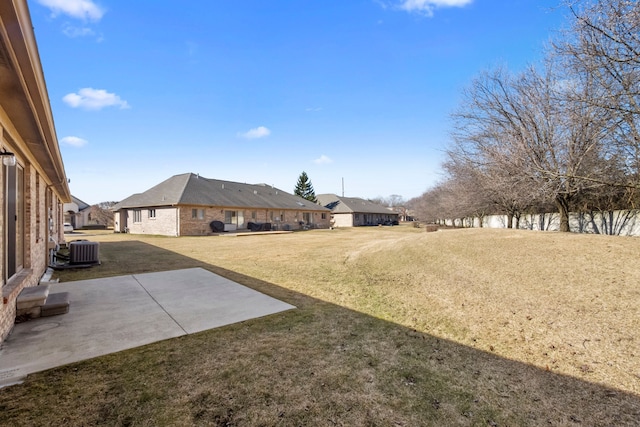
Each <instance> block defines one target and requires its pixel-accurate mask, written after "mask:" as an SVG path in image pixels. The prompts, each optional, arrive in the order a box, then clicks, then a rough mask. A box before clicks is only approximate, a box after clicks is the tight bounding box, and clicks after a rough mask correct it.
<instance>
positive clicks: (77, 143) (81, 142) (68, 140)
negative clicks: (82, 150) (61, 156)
mask: <svg viewBox="0 0 640 427" xmlns="http://www.w3.org/2000/svg"><path fill="white" fill-rule="evenodd" d="M60 142H62V143H63V144H65V145H71V146H72V147H83V146H85V145H87V144H88V143H89V142H88V141H87V140H86V139H82V138H78V137H77V136H65V137H64V138H62V139H61V140H60Z"/></svg>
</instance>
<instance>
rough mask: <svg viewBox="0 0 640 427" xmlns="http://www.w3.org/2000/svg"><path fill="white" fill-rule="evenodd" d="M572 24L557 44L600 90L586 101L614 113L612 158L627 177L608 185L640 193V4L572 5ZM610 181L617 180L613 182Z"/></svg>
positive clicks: (606, 0)
mask: <svg viewBox="0 0 640 427" xmlns="http://www.w3.org/2000/svg"><path fill="white" fill-rule="evenodd" d="M565 4H566V5H567V6H568V7H569V10H570V11H571V13H572V17H573V20H572V25H571V27H570V29H569V31H567V32H565V34H564V38H563V39H561V40H560V41H558V42H556V43H554V46H553V47H554V49H555V52H557V53H559V54H560V55H561V56H563V57H564V58H565V59H567V61H568V65H569V67H571V70H572V72H573V73H575V75H578V76H581V78H582V80H587V79H588V80H590V81H591V82H592V83H593V86H594V87H597V90H596V94H595V96H594V94H586V96H585V97H584V99H583V102H585V103H589V104H590V105H593V106H596V107H598V108H601V109H603V110H605V111H606V112H607V113H608V114H610V122H609V124H608V125H609V126H611V127H612V128H613V129H614V130H615V132H616V134H615V138H612V139H611V141H610V142H611V144H610V149H611V150H610V152H609V156H610V157H611V158H615V159H616V160H617V162H618V167H620V168H621V170H622V171H623V172H624V173H623V174H621V175H620V174H616V175H613V176H611V177H610V178H609V179H605V180H604V181H605V183H607V184H609V185H614V186H624V187H627V188H635V189H640V4H639V3H638V2H637V1H630V0H599V1H596V2H591V1H589V2H587V1H575V0H573V1H571V0H567V1H566V2H565ZM612 178H615V180H614V179H612Z"/></svg>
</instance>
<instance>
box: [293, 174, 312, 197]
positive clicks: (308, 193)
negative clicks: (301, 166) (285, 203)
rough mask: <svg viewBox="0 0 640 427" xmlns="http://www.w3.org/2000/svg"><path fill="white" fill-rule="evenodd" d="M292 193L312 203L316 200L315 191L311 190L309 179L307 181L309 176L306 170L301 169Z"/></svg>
mask: <svg viewBox="0 0 640 427" xmlns="http://www.w3.org/2000/svg"><path fill="white" fill-rule="evenodd" d="M293 194H295V195H296V196H300V197H302V198H303V199H307V200H309V201H311V202H313V203H315V202H316V192H315V191H314V190H313V185H312V184H311V181H309V177H308V176H307V173H306V172H304V171H303V172H302V173H301V174H300V177H299V178H298V183H297V184H296V188H294V190H293Z"/></svg>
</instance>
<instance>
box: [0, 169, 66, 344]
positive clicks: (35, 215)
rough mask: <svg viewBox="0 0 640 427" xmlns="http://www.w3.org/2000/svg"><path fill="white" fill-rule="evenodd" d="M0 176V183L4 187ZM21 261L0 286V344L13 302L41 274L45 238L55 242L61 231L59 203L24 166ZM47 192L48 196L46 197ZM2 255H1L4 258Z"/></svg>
mask: <svg viewBox="0 0 640 427" xmlns="http://www.w3.org/2000/svg"><path fill="white" fill-rule="evenodd" d="M4 177H5V174H4V173H3V174H2V176H1V177H0V183H1V185H2V187H0V188H4ZM24 178H25V181H24V216H25V218H24V220H25V221H24V224H25V231H24V262H23V269H22V270H21V271H19V272H18V273H17V274H15V275H14V276H13V277H11V278H10V279H9V280H8V281H7V282H6V283H3V286H2V304H1V305H0V343H1V342H2V341H3V340H4V339H5V338H6V337H7V335H8V334H9V332H11V329H12V328H13V325H14V322H15V316H16V299H17V297H18V295H19V294H20V292H21V291H22V289H24V288H25V287H28V286H36V285H38V283H39V282H40V278H41V277H42V275H43V274H44V273H45V271H46V269H47V266H48V264H49V252H48V244H47V243H48V236H49V235H51V237H52V238H53V239H54V240H55V241H61V239H63V238H64V237H63V236H64V235H63V230H62V203H61V202H60V201H59V200H58V198H57V197H56V196H55V195H54V194H53V193H52V192H51V191H50V190H47V186H46V185H45V182H44V180H43V179H42V177H41V176H39V175H38V173H37V171H36V169H35V168H34V167H32V166H29V165H26V166H25V167H24ZM47 192H49V196H48V197H47ZM3 197H4V192H2V191H0V206H4V204H5V201H4V199H3ZM49 212H51V219H52V223H53V230H52V232H51V234H49V232H48V230H47V228H48V225H49ZM4 221H5V218H4V215H0V227H2V229H4V226H5V223H4ZM4 257H5V254H2V257H1V258H2V259H4ZM3 266H4V262H0V272H1V273H2V275H1V277H4V275H5V273H4V271H3V270H2V269H3V268H4V267H3Z"/></svg>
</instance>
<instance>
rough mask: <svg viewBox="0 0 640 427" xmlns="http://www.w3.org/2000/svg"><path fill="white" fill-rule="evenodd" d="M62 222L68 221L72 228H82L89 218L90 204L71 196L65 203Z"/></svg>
mask: <svg viewBox="0 0 640 427" xmlns="http://www.w3.org/2000/svg"><path fill="white" fill-rule="evenodd" d="M63 209H64V222H66V223H69V224H71V225H72V226H73V228H74V229H78V228H82V227H84V226H85V225H86V224H89V222H90V220H91V206H90V205H88V204H87V203H85V202H83V201H82V200H80V199H78V198H77V197H75V196H73V195H72V196H71V203H65V204H64V206H63Z"/></svg>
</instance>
